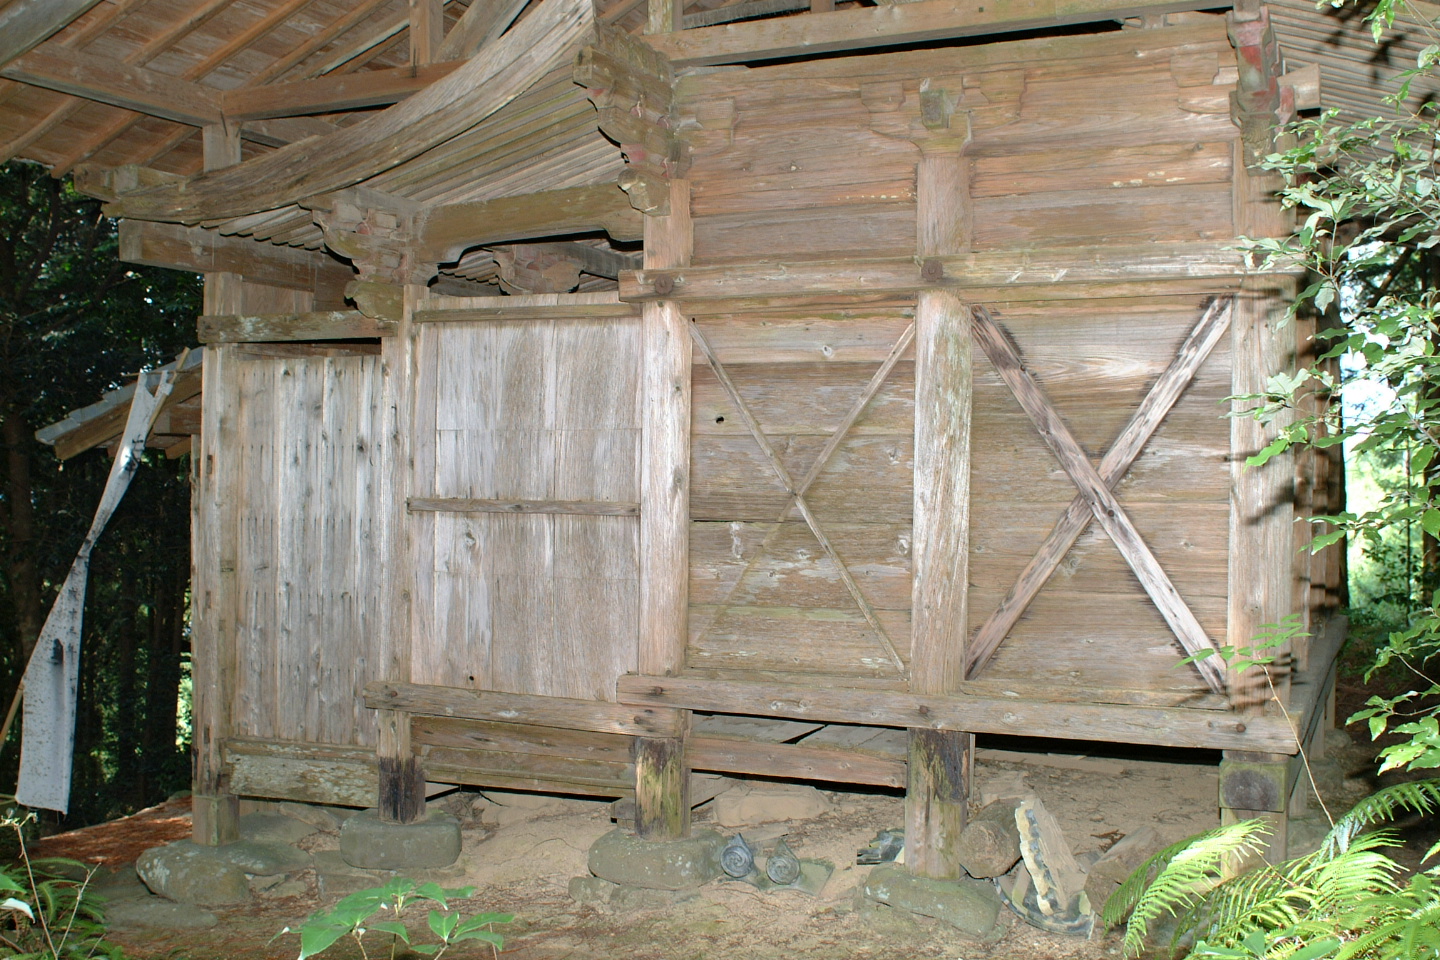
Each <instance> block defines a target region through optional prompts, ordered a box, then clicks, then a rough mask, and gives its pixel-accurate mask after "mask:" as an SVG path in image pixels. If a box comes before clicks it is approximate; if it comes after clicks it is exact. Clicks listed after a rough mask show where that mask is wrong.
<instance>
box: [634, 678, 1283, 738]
mask: <svg viewBox="0 0 1440 960" xmlns="http://www.w3.org/2000/svg"><path fill="white" fill-rule="evenodd" d="M617 690H618V693H619V696H620V701H621V702H622V703H627V704H632V705H635V706H657V707H661V706H663V707H674V708H679V709H689V710H723V711H736V712H744V713H745V714H747V715H750V716H761V717H788V718H790V719H795V720H807V721H811V722H821V723H858V724H869V725H875V726H887V727H913V728H916V729H927V730H950V731H956V730H968V731H972V732H975V733H1001V734H1011V735H1016V734H1018V735H1022V736H1029V737H1036V736H1039V737H1055V738H1056V739H1061V740H1102V741H1107V742H1112V743H1146V744H1154V745H1157V746H1174V747H1206V748H1209V749H1239V750H1247V749H1248V750H1256V751H1262V752H1271V753H1286V752H1289V753H1293V752H1294V750H1295V735H1294V732H1293V731H1292V730H1291V729H1290V726H1289V724H1288V723H1287V722H1286V721H1285V720H1284V719H1282V718H1279V717H1243V718H1242V717H1236V716H1233V715H1231V714H1228V713H1223V712H1219V711H1214V710H1188V709H1184V708H1175V707H1169V708H1167V707H1150V706H1129V705H1118V704H1079V703H1056V702H1049V701H1044V700H1028V699H1023V698H1019V697H1000V698H996V699H990V698H988V697H971V696H958V695H957V696H948V697H947V696H920V695H918V694H910V693H903V692H898V691H895V692H889V693H886V694H885V695H883V696H863V695H859V694H857V692H856V690H855V689H846V688H845V687H844V686H839V685H834V684H831V685H822V684H808V685H801V684H786V683H771V682H746V681H736V680H709V679H701V678H690V677H666V678H658V677H634V676H630V677H622V678H621V680H620V682H619V684H618V685H617Z"/></svg>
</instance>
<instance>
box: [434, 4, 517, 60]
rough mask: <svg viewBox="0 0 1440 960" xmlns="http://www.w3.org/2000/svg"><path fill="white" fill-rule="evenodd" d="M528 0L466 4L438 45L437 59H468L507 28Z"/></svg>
mask: <svg viewBox="0 0 1440 960" xmlns="http://www.w3.org/2000/svg"><path fill="white" fill-rule="evenodd" d="M529 2H530V0H477V2H475V3H472V4H470V6H469V7H468V8H466V10H465V12H464V13H462V14H461V15H460V19H459V20H457V21H455V25H454V26H452V27H451V28H450V32H449V33H447V34H445V40H444V41H443V42H442V43H441V44H440V59H441V60H468V59H469V58H470V57H472V56H474V55H475V51H477V50H479V49H480V48H481V47H483V46H485V44H487V43H490V42H491V41H493V40H495V39H496V38H497V37H499V36H500V34H502V33H504V32H505V31H506V30H508V29H509V27H510V25H511V24H512V23H514V22H515V18H516V17H518V16H520V11H522V10H524V9H525V7H526V5H527V4H528V3H529Z"/></svg>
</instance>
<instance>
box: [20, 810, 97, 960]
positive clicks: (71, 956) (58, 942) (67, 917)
mask: <svg viewBox="0 0 1440 960" xmlns="http://www.w3.org/2000/svg"><path fill="white" fill-rule="evenodd" d="M34 816H35V815H34V814H32V813H27V814H25V815H23V816H16V814H15V813H14V809H13V808H10V809H9V810H8V812H7V813H6V814H5V815H4V816H0V826H3V827H8V828H9V829H10V830H12V831H14V834H15V839H16V841H17V842H18V843H19V851H20V862H19V863H18V864H13V865H7V866H5V867H0V898H3V899H0V950H3V951H4V956H5V958H6V960H86V958H91V957H108V958H111V960H120V958H122V957H123V956H124V953H123V952H122V951H121V949H120V948H119V947H118V946H116V945H115V944H113V943H108V942H107V941H106V940H105V925H104V915H103V913H102V912H101V910H100V904H101V899H100V898H99V897H97V896H96V895H95V894H94V893H91V892H90V889H89V888H90V879H91V876H92V874H93V871H91V870H90V869H89V868H87V867H86V866H85V865H84V864H82V863H78V862H76V861H74V860H63V859H60V858H58V857H50V858H46V859H43V860H32V859H30V855H29V854H28V853H27V852H26V850H25V837H24V831H25V827H26V825H27V824H29V823H30V822H31V821H32V820H33V819H34ZM76 874H82V875H83V877H82V879H78V880H77V879H75V876H74V875H76Z"/></svg>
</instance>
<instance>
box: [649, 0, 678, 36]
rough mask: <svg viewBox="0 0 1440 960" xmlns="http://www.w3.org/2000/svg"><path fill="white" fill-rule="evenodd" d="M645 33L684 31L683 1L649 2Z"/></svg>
mask: <svg viewBox="0 0 1440 960" xmlns="http://www.w3.org/2000/svg"><path fill="white" fill-rule="evenodd" d="M647 9H648V13H649V18H648V21H647V22H646V24H645V32H646V33H673V32H674V31H676V30H683V29H684V26H683V24H684V22H685V0H649V7H648V8H647Z"/></svg>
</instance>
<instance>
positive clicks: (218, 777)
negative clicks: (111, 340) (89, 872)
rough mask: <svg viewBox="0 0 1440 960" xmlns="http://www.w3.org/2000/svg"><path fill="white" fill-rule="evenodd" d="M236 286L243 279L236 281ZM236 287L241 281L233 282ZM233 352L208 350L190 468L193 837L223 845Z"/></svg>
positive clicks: (230, 642) (230, 668)
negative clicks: (229, 390)
mask: <svg viewBox="0 0 1440 960" xmlns="http://www.w3.org/2000/svg"><path fill="white" fill-rule="evenodd" d="M213 280H214V278H212V277H207V278H206V280H205V308H206V310H207V312H208V311H209V310H210V309H212V305H214V304H216V303H217V302H218V299H217V298H215V297H213V296H212V291H213V289H214V288H216V287H217V286H218V285H217V284H215V283H214V282H213ZM236 280H237V281H238V277H237V278H236ZM234 286H235V287H236V288H238V286H239V284H238V282H237V283H236V284H234ZM232 349H233V348H231V347H227V346H221V345H211V346H207V347H206V348H205V357H204V377H205V380H206V382H207V383H209V384H210V385H211V386H210V389H209V390H207V391H206V393H205V397H204V406H203V408H202V414H201V415H202V419H203V424H202V427H201V431H200V438H199V442H198V443H197V445H196V448H195V455H194V458H193V465H192V468H191V478H192V487H191V527H190V530H191V552H192V558H191V602H190V650H191V717H192V727H193V729H192V735H191V744H192V745H191V752H192V762H193V774H192V775H193V783H192V787H191V792H192V796H191V805H192V816H191V823H192V829H191V836H192V838H193V839H194V841H195V842H196V843H199V844H203V845H205V846H219V845H220V844H225V843H233V842H234V841H235V840H238V839H239V838H240V833H239V828H238V822H239V801H238V800H237V799H236V797H235V796H234V794H232V793H230V790H229V783H228V779H229V778H228V777H227V776H226V773H225V766H224V747H225V738H226V737H227V736H229V732H230V714H231V709H232V700H233V697H234V678H235V663H234V660H235V642H234V639H235V638H234V631H235V604H236V603H237V599H238V598H237V597H236V595H235V563H236V555H235V547H236V539H237V536H236V534H237V529H236V524H237V519H238V518H237V517H236V510H235V504H234V502H233V500H232V499H231V498H232V497H233V489H227V488H228V487H230V485H231V484H233V483H234V468H233V467H231V466H230V465H229V462H228V460H229V458H234V457H236V456H237V451H236V450H234V449H227V440H229V439H230V434H231V433H232V428H233V425H234V416H235V408H234V406H233V402H234V398H233V397H229V396H227V393H226V389H225V386H226V385H227V384H228V382H229V377H228V376H227V372H226V369H227V365H228V364H229V363H230V362H231V361H230V359H229V358H230V352H231V350H232Z"/></svg>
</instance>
